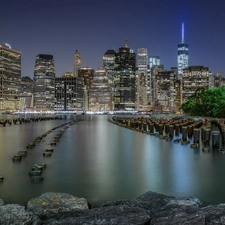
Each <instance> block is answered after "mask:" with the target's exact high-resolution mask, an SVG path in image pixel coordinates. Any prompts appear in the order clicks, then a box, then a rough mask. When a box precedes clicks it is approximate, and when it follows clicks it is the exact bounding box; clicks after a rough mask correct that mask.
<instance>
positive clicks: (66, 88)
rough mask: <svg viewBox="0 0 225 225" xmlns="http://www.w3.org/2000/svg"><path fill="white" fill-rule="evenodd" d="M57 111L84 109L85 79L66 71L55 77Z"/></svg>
mask: <svg viewBox="0 0 225 225" xmlns="http://www.w3.org/2000/svg"><path fill="white" fill-rule="evenodd" d="M55 111H83V79H82V78H79V77H75V76H74V75H73V73H70V72H66V73H65V74H63V75H62V77H56V78H55Z"/></svg>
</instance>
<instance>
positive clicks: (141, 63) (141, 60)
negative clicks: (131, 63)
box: [137, 48, 148, 75]
mask: <svg viewBox="0 0 225 225" xmlns="http://www.w3.org/2000/svg"><path fill="white" fill-rule="evenodd" d="M137 52H138V55H137V61H138V62H137V63H138V70H139V71H140V72H143V73H144V75H146V73H147V68H148V66H147V65H148V50H147V48H138V50H137Z"/></svg>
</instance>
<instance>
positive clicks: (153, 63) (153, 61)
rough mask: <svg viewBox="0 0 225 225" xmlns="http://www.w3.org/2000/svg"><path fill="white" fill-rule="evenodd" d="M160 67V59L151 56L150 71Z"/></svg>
mask: <svg viewBox="0 0 225 225" xmlns="http://www.w3.org/2000/svg"><path fill="white" fill-rule="evenodd" d="M159 65H160V57H159V56H154V55H150V56H149V69H150V70H151V69H152V68H153V67H154V66H159Z"/></svg>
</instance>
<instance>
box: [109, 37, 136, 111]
mask: <svg viewBox="0 0 225 225" xmlns="http://www.w3.org/2000/svg"><path fill="white" fill-rule="evenodd" d="M135 58H136V55H135V53H133V50H132V49H130V47H129V45H128V42H127V40H126V41H125V44H124V46H123V47H121V48H119V52H118V53H117V54H116V59H115V76H114V92H113V100H114V110H133V109H135V92H136V90H135Z"/></svg>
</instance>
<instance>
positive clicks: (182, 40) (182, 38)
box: [181, 23, 184, 43]
mask: <svg viewBox="0 0 225 225" xmlns="http://www.w3.org/2000/svg"><path fill="white" fill-rule="evenodd" d="M181 42H182V43H184V23H182V37H181Z"/></svg>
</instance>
